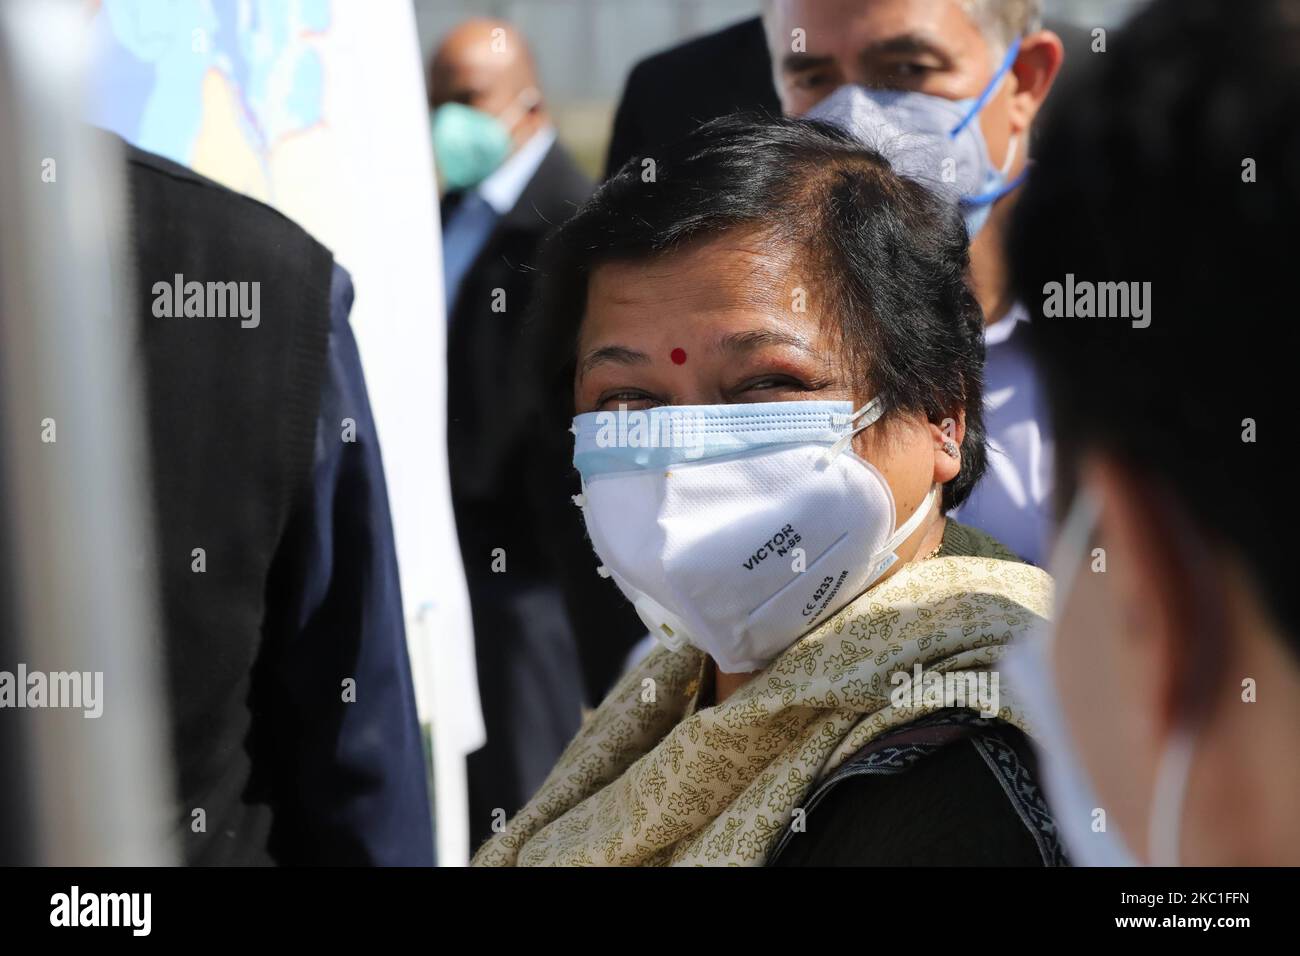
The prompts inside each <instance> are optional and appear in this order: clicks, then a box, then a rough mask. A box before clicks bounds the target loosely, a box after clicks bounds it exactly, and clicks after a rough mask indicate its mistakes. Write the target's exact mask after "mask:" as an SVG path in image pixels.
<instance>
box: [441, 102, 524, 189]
mask: <svg viewBox="0 0 1300 956" xmlns="http://www.w3.org/2000/svg"><path fill="white" fill-rule="evenodd" d="M432 128H433V156H434V159H435V161H436V162H437V164H438V170H439V172H441V174H442V180H443V183H444V184H445V185H446V188H447V189H448V190H449V191H450V190H456V189H471V188H473V187H474V186H477V185H478V184H479V183H481V182H482V181H483V180H485V179H487V178H488V177H489V176H491V175H492V173H493V172H495V171H496V169H497V167H499V166H500V165H501V164H502V163H503V162H505V160H506V157H507V156H509V155H510V130H508V129H507V128H506V125H505V124H504V123H502V122H501V121H500V120H499V119H497V118H496V117H495V116H493V115H492V114H490V113H484V112H483V111H482V110H476V109H474V108H473V107H472V106H465V105H464V104H463V103H444V104H443V105H442V106H439V107H438V108H437V109H436V110H434V111H433V118H432Z"/></svg>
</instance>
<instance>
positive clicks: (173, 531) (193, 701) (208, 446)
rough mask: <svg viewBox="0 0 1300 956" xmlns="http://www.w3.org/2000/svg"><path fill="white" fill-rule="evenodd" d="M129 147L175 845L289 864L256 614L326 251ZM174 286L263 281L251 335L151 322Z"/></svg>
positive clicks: (324, 331) (333, 687) (309, 420)
mask: <svg viewBox="0 0 1300 956" xmlns="http://www.w3.org/2000/svg"><path fill="white" fill-rule="evenodd" d="M127 152H128V170H129V186H130V199H131V211H132V224H133V229H134V235H133V239H134V244H133V249H134V252H135V265H136V303H135V306H134V308H133V312H134V313H135V314H136V315H138V316H140V322H141V325H140V354H141V356H142V364H143V370H144V378H145V385H146V395H147V402H146V407H147V413H148V415H147V425H148V438H149V446H150V463H151V467H150V475H151V476H152V481H153V487H152V494H153V500H154V502H155V504H156V508H155V513H156V518H157V536H156V546H157V557H158V567H159V587H160V591H161V597H162V615H163V621H162V623H163V633H164V635H165V638H164V655H165V659H166V661H167V676H168V678H169V691H170V704H171V706H170V711H171V715H172V736H173V760H174V762H175V765H176V770H177V773H178V777H179V793H178V796H179V799H180V805H179V807H178V808H177V819H176V826H177V830H178V836H179V837H180V838H181V840H182V843H183V847H184V852H185V858H186V859H187V860H188V861H189V862H191V863H221V864H246V863H267V862H271V861H272V859H273V858H275V857H279V858H280V859H293V858H294V857H295V855H296V854H295V851H296V850H298V849H301V848H297V847H294V846H292V845H289V844H287V843H286V842H285V841H283V840H279V839H278V833H279V826H278V825H279V824H281V823H289V822H292V821H280V820H277V816H276V814H277V809H278V806H279V805H280V803H281V802H282V801H283V800H284V799H285V795H284V793H282V792H281V787H282V786H289V785H290V784H289V783H288V782H285V781H282V780H281V779H279V778H278V777H277V774H276V768H277V766H278V765H280V764H281V763H282V762H283V750H282V744H283V742H282V741H277V740H276V739H275V736H274V734H275V726H274V725H275V721H274V717H273V715H274V713H275V708H276V707H277V706H278V705H277V703H276V695H275V693H274V692H273V689H271V690H269V691H268V690H267V689H264V687H263V684H264V683H265V680H264V678H263V677H262V676H261V675H262V672H263V670H264V668H265V666H266V664H265V662H266V660H267V658H268V656H269V654H270V647H271V643H272V642H271V641H269V640H268V638H267V635H266V634H265V633H264V619H265V617H266V614H267V610H268V580H269V579H270V578H271V576H272V573H273V563H274V560H275V558H276V554H277V545H278V543H279V542H280V540H281V538H282V536H283V535H284V533H285V529H286V527H287V525H288V522H289V518H290V514H291V511H292V508H293V505H294V503H295V502H296V501H297V500H298V499H299V498H300V497H301V496H302V495H303V493H304V491H305V489H306V487H307V482H308V480H309V469H310V465H311V462H312V451H313V446H314V442H315V437H316V415H317V410H318V407H319V403H320V395H321V384H322V381H323V377H324V366H325V355H326V344H327V336H328V332H329V288H330V272H331V267H332V264H333V257H332V256H331V254H330V252H329V250H328V249H326V248H325V247H324V246H322V245H321V244H320V243H318V242H316V241H315V240H313V239H312V238H311V237H310V236H309V235H308V234H307V233H306V232H304V231H303V230H302V229H301V228H299V227H298V226H296V225H295V224H294V223H293V222H291V221H290V220H289V219H287V218H286V217H284V216H282V215H281V214H279V213H278V212H276V211H275V210H273V209H271V208H270V207H268V206H265V205H263V204H261V203H258V202H255V201H254V200H251V199H247V198H245V197H242V196H239V195H238V194H236V193H234V192H231V191H230V190H227V189H224V188H223V187H221V186H219V185H217V184H216V183H214V182H212V181H210V180H207V179H204V178H203V177H201V176H198V175H196V174H194V173H193V172H191V171H190V170H188V169H186V168H184V167H183V166H179V165H176V164H175V163H171V162H168V161H167V160H164V159H162V158H160V157H157V156H153V155H151V154H149V153H145V152H142V151H141V150H138V149H135V148H128V150H127ZM177 275H180V276H183V277H184V278H183V281H184V282H191V281H195V282H201V283H208V282H214V283H215V282H248V283H253V282H257V283H260V287H259V299H260V303H259V304H260V316H259V321H258V324H257V325H256V326H255V327H249V328H245V327H242V326H241V319H240V317H239V316H238V315H235V316H233V317H227V318H219V317H212V316H210V315H209V316H207V317H197V316H190V317H184V316H181V317H161V316H158V315H156V314H155V302H156V301H157V297H158V293H159V292H160V291H161V289H156V288H155V284H156V283H164V284H165V285H166V286H172V285H174V283H175V282H176V281H177V279H176V276H177ZM250 288H251V286H250ZM205 305H206V303H205ZM207 307H208V308H211V305H207ZM200 548H201V549H203V551H202V554H201V555H197V554H196V553H195V550H196V549H200ZM200 561H202V566H203V570H201V571H200V570H197V568H198V567H199V564H198V562H200ZM255 670H256V672H257V673H255ZM320 693H321V694H322V695H331V696H333V697H337V695H338V694H339V693H340V688H339V685H338V684H337V683H335V682H334V681H330V682H329V684H328V685H325V686H322V687H321V688H320ZM199 810H201V811H202V818H205V819H204V829H203V831H202V832H195V826H194V824H195V823H196V821H197V820H198V819H200V817H199V816H198V815H196V811H199Z"/></svg>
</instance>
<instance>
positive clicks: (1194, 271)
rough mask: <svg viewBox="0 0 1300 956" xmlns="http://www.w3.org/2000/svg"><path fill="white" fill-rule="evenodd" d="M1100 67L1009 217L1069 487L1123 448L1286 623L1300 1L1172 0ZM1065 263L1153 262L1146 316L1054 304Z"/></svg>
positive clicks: (1114, 275)
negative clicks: (1251, 172) (1242, 566)
mask: <svg viewBox="0 0 1300 956" xmlns="http://www.w3.org/2000/svg"><path fill="white" fill-rule="evenodd" d="M1093 67H1094V69H1092V70H1090V71H1088V72H1086V73H1085V74H1083V75H1082V76H1080V77H1077V82H1076V85H1075V86H1074V88H1072V89H1071V88H1067V89H1065V90H1063V91H1059V95H1060V96H1061V97H1062V99H1061V100H1060V101H1059V102H1058V103H1057V104H1056V107H1055V112H1054V120H1053V121H1052V122H1050V123H1049V124H1048V125H1047V126H1046V127H1045V128H1044V129H1043V130H1042V131H1041V140H1040V142H1039V144H1038V149H1037V151H1036V157H1037V166H1036V168H1035V171H1034V173H1033V175H1032V176H1031V178H1030V182H1029V185H1028V186H1027V187H1026V189H1025V192H1024V194H1023V195H1022V197H1021V199H1020V203H1019V208H1018V210H1017V215H1016V217H1015V221H1014V225H1013V228H1012V235H1011V258H1012V264H1013V272H1014V275H1015V279H1014V283H1015V286H1016V290H1017V292H1018V295H1019V296H1020V298H1021V299H1022V301H1024V302H1025V303H1027V304H1028V305H1029V307H1030V309H1031V310H1033V311H1036V312H1037V313H1038V314H1037V315H1036V316H1035V318H1034V321H1033V322H1032V323H1031V333H1030V341H1031V344H1032V348H1033V349H1034V351H1035V353H1036V355H1037V357H1038V359H1039V361H1040V363H1041V369H1042V372H1043V381H1044V387H1045V388H1046V390H1047V393H1048V401H1049V403H1050V406H1051V409H1052V416H1053V419H1054V424H1055V429H1056V450H1057V486H1058V498H1057V501H1058V506H1064V505H1066V504H1068V503H1069V501H1070V499H1071V497H1072V495H1073V493H1074V490H1075V481H1076V470H1077V466H1078V464H1079V461H1080V457H1081V455H1082V454H1083V453H1085V452H1086V451H1088V450H1089V449H1096V450H1102V451H1106V452H1108V453H1110V454H1113V455H1115V456H1116V457H1118V458H1119V459H1121V460H1122V461H1124V462H1125V463H1126V464H1127V465H1128V466H1129V467H1132V468H1134V469H1135V470H1137V471H1139V472H1140V473H1141V474H1143V475H1145V476H1146V477H1147V478H1148V479H1150V480H1152V481H1153V483H1154V484H1155V486H1156V487H1159V488H1162V489H1164V491H1163V493H1166V494H1168V495H1169V496H1171V497H1172V499H1173V500H1175V501H1177V502H1179V503H1180V504H1181V505H1182V506H1183V508H1184V509H1185V510H1186V512H1187V513H1188V514H1190V515H1191V516H1192V517H1193V519H1194V520H1195V521H1196V522H1197V523H1198V525H1199V526H1200V528H1201V529H1202V531H1203V532H1207V533H1208V535H1209V538H1210V540H1211V541H1212V542H1213V543H1215V544H1216V545H1219V546H1223V545H1227V546H1228V547H1229V548H1231V549H1232V550H1233V551H1236V552H1238V553H1239V554H1240V557H1241V558H1242V559H1243V560H1244V561H1245V562H1246V564H1247V566H1248V567H1250V568H1252V569H1253V571H1254V573H1255V575H1256V578H1257V581H1258V583H1259V585H1260V586H1261V588H1262V591H1263V592H1264V596H1265V599H1266V600H1267V601H1268V603H1269V605H1270V607H1271V608H1272V610H1273V612H1274V614H1275V615H1276V617H1277V619H1278V621H1279V623H1281V624H1283V625H1284V626H1286V625H1285V622H1286V621H1288V620H1289V617H1290V616H1289V615H1287V614H1286V613H1285V611H1286V610H1287V607H1286V604H1285V603H1284V601H1285V599H1286V597H1288V592H1289V590H1290V588H1291V580H1292V577H1293V573H1294V572H1293V571H1292V566H1293V564H1294V555H1292V554H1289V553H1286V552H1285V551H1284V548H1285V549H1286V551H1290V550H1293V549H1292V548H1291V547H1290V546H1291V545H1292V544H1293V542H1292V541H1291V538H1290V534H1289V533H1288V532H1289V531H1290V529H1291V527H1292V526H1293V523H1294V522H1293V519H1292V518H1291V517H1290V516H1289V514H1288V511H1289V510H1290V508H1291V507H1292V501H1293V498H1292V495H1291V494H1290V493H1289V491H1288V486H1290V485H1291V484H1293V480H1288V479H1287V477H1286V475H1287V471H1286V469H1285V466H1284V464H1283V463H1282V458H1281V453H1282V449H1283V446H1284V445H1288V444H1289V445H1292V446H1293V445H1294V442H1295V432H1294V430H1293V429H1292V428H1291V426H1289V425H1288V424H1287V422H1288V421H1289V420H1290V419H1291V418H1292V416H1291V415H1290V414H1289V407H1290V406H1293V405H1294V404H1295V400H1296V399H1295V380H1296V377H1297V376H1296V370H1295V361H1296V356H1297V351H1296V341H1297V334H1296V318H1295V311H1296V306H1295V300H1294V298H1293V296H1294V291H1295V288H1296V285H1295V277H1296V273H1297V263H1296V253H1297V245H1296V242H1295V224H1296V222H1297V221H1300V123H1298V122H1297V121H1298V120H1300V8H1298V7H1297V5H1296V4H1294V3H1291V2H1284V0H1251V2H1250V3H1226V2H1214V0H1161V2H1157V3H1155V4H1154V5H1153V6H1151V7H1149V8H1148V9H1146V10H1145V11H1144V12H1143V13H1141V14H1140V15H1139V16H1137V17H1136V18H1135V19H1134V20H1133V21H1132V22H1131V23H1130V24H1129V25H1128V26H1127V27H1126V28H1125V29H1123V31H1122V32H1121V33H1120V34H1119V35H1117V36H1112V37H1111V38H1110V42H1109V50H1108V52H1106V53H1104V54H1097V55H1095V57H1094V64H1093ZM1247 160H1251V161H1253V162H1254V164H1255V169H1256V172H1257V177H1258V179H1257V181H1255V182H1247V181H1245V179H1246V178H1247V177H1246V176H1245V172H1246V167H1247V165H1248V164H1247ZM1070 273H1072V274H1074V276H1075V277H1076V279H1077V280H1089V281H1094V282H1102V281H1114V282H1120V281H1125V282H1150V283H1151V284H1152V285H1151V300H1152V302H1153V305H1152V306H1151V308H1150V313H1149V317H1150V322H1151V324H1150V326H1149V327H1147V328H1134V327H1133V326H1132V324H1131V322H1130V321H1128V320H1126V319H1122V318H1051V317H1046V316H1044V315H1043V314H1042V307H1043V303H1044V294H1045V286H1046V285H1047V284H1048V283H1051V282H1064V281H1065V278H1066V275H1067V274H1070ZM1284 382H1285V383H1286V384H1287V385H1288V386H1290V388H1289V389H1288V392H1289V394H1288V395H1287V396H1286V398H1285V399H1281V398H1280V397H1279V394H1280V391H1281V388H1280V386H1281V385H1282V383H1284ZM1283 401H1285V404H1283ZM1248 418H1249V419H1254V420H1255V422H1256V425H1257V427H1258V442H1257V443H1254V444H1251V443H1246V442H1243V440H1242V436H1243V429H1244V420H1245V419H1248ZM1288 450H1289V451H1290V450H1293V449H1288ZM1292 636H1293V637H1294V636H1295V631H1294V628H1292Z"/></svg>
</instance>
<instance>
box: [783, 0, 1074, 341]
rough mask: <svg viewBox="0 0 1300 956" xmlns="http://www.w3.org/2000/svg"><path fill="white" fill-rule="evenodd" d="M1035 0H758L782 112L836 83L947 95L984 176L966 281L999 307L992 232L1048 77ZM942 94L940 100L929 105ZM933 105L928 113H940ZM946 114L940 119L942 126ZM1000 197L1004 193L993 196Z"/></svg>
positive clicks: (998, 239)
mask: <svg viewBox="0 0 1300 956" xmlns="http://www.w3.org/2000/svg"><path fill="white" fill-rule="evenodd" d="M1040 6H1041V4H1040V3H1039V0H766V2H765V4H764V25H765V27H766V30H767V37H768V47H769V50H770V52H771V55H772V64H773V71H774V80H775V83H776V88H777V93H778V95H779V96H780V99H781V105H782V108H783V109H784V111H785V112H786V113H787V114H789V115H794V116H802V115H804V114H805V113H807V112H808V111H809V110H811V109H813V108H814V107H815V106H817V104H819V103H821V102H822V101H823V100H825V99H827V98H828V97H830V96H831V95H832V94H833V93H835V91H836V90H838V89H840V88H841V87H844V86H852V87H858V88H861V89H862V90H864V91H894V92H905V93H912V94H921V95H923V96H927V97H934V98H937V99H941V100H947V101H951V102H953V103H955V104H957V105H958V111H957V121H958V122H960V121H961V120H962V119H963V117H962V115H961V114H962V113H965V114H967V117H972V116H973V120H968V121H969V122H973V123H974V124H976V126H977V128H978V131H979V133H980V134H982V139H983V141H984V150H983V152H984V153H985V160H984V163H983V166H984V167H986V169H985V170H984V171H985V172H987V173H988V174H989V178H990V179H992V180H993V183H994V184H996V185H999V186H1002V187H1004V188H992V185H990V188H987V189H985V190H981V191H980V192H978V193H977V194H975V195H973V196H972V197H971V198H973V199H977V200H978V201H976V202H974V203H972V204H970V205H969V206H968V207H967V210H968V216H967V220H968V226H969V227H970V229H971V231H972V233H973V248H972V256H973V259H974V266H975V282H976V287H977V291H978V292H979V295H980V301H981V304H982V305H983V306H984V308H985V311H986V312H987V313H989V320H990V321H992V320H993V319H996V318H999V317H1001V314H1003V313H1004V312H1005V310H1006V307H1007V306H1008V305H1009V304H1010V303H1009V302H1007V301H1004V296H1003V294H1002V293H1003V286H1004V284H1005V276H1004V273H1003V270H1002V267H1001V262H1002V238H1003V231H1004V227H1005V223H1006V219H1007V216H1008V215H1009V211H1010V206H1011V201H1010V197H1011V196H1012V195H1014V192H1013V190H1012V188H1011V187H1012V186H1014V184H1016V183H1018V181H1019V179H1020V178H1021V175H1022V174H1023V172H1024V170H1025V166H1026V161H1027V158H1028V145H1029V133H1030V129H1031V127H1032V125H1033V122H1034V119H1035V117H1036V116H1037V115H1038V112H1039V109H1040V108H1041V106H1042V104H1043V101H1044V100H1045V99H1046V97H1047V94H1048V91H1049V90H1050V89H1051V87H1052V83H1053V81H1054V80H1055V78H1056V75H1057V72H1058V71H1059V69H1060V66H1061V61H1062V57H1063V51H1062V46H1061V41H1060V40H1059V39H1058V38H1057V36H1056V35H1055V34H1053V33H1051V32H1049V31H1046V30H1043V29H1042V28H1041V23H1040V20H1039V14H1040ZM940 105H942V104H940ZM946 118H947V111H943V112H942V114H941V116H940V117H937V118H936V122H938V119H946ZM955 125H956V123H953V124H952V125H951V126H947V127H946V129H945V131H948V130H951V129H952V128H953V127H954V126H955ZM1004 197H1005V198H1004Z"/></svg>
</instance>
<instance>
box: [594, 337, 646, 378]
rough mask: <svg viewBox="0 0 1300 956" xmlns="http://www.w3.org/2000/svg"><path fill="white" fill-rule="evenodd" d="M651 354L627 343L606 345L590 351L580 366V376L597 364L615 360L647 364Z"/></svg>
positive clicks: (632, 363) (622, 362)
mask: <svg viewBox="0 0 1300 956" xmlns="http://www.w3.org/2000/svg"><path fill="white" fill-rule="evenodd" d="M649 361H650V356H648V355H646V354H645V353H644V352H638V351H637V350H636V349H630V348H628V347H627V346H625V345H606V346H603V347H601V348H598V349H593V350H592V351H590V352H588V353H587V354H586V356H585V357H584V358H583V360H582V362H581V364H579V366H578V378H579V379H581V378H583V377H584V376H585V375H586V374H587V373H588V372H590V371H591V370H592V369H593V368H595V367H596V366H597V365H601V364H603V363H605V362H613V363H614V364H616V365H645V364H646V363H648V362H649Z"/></svg>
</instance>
